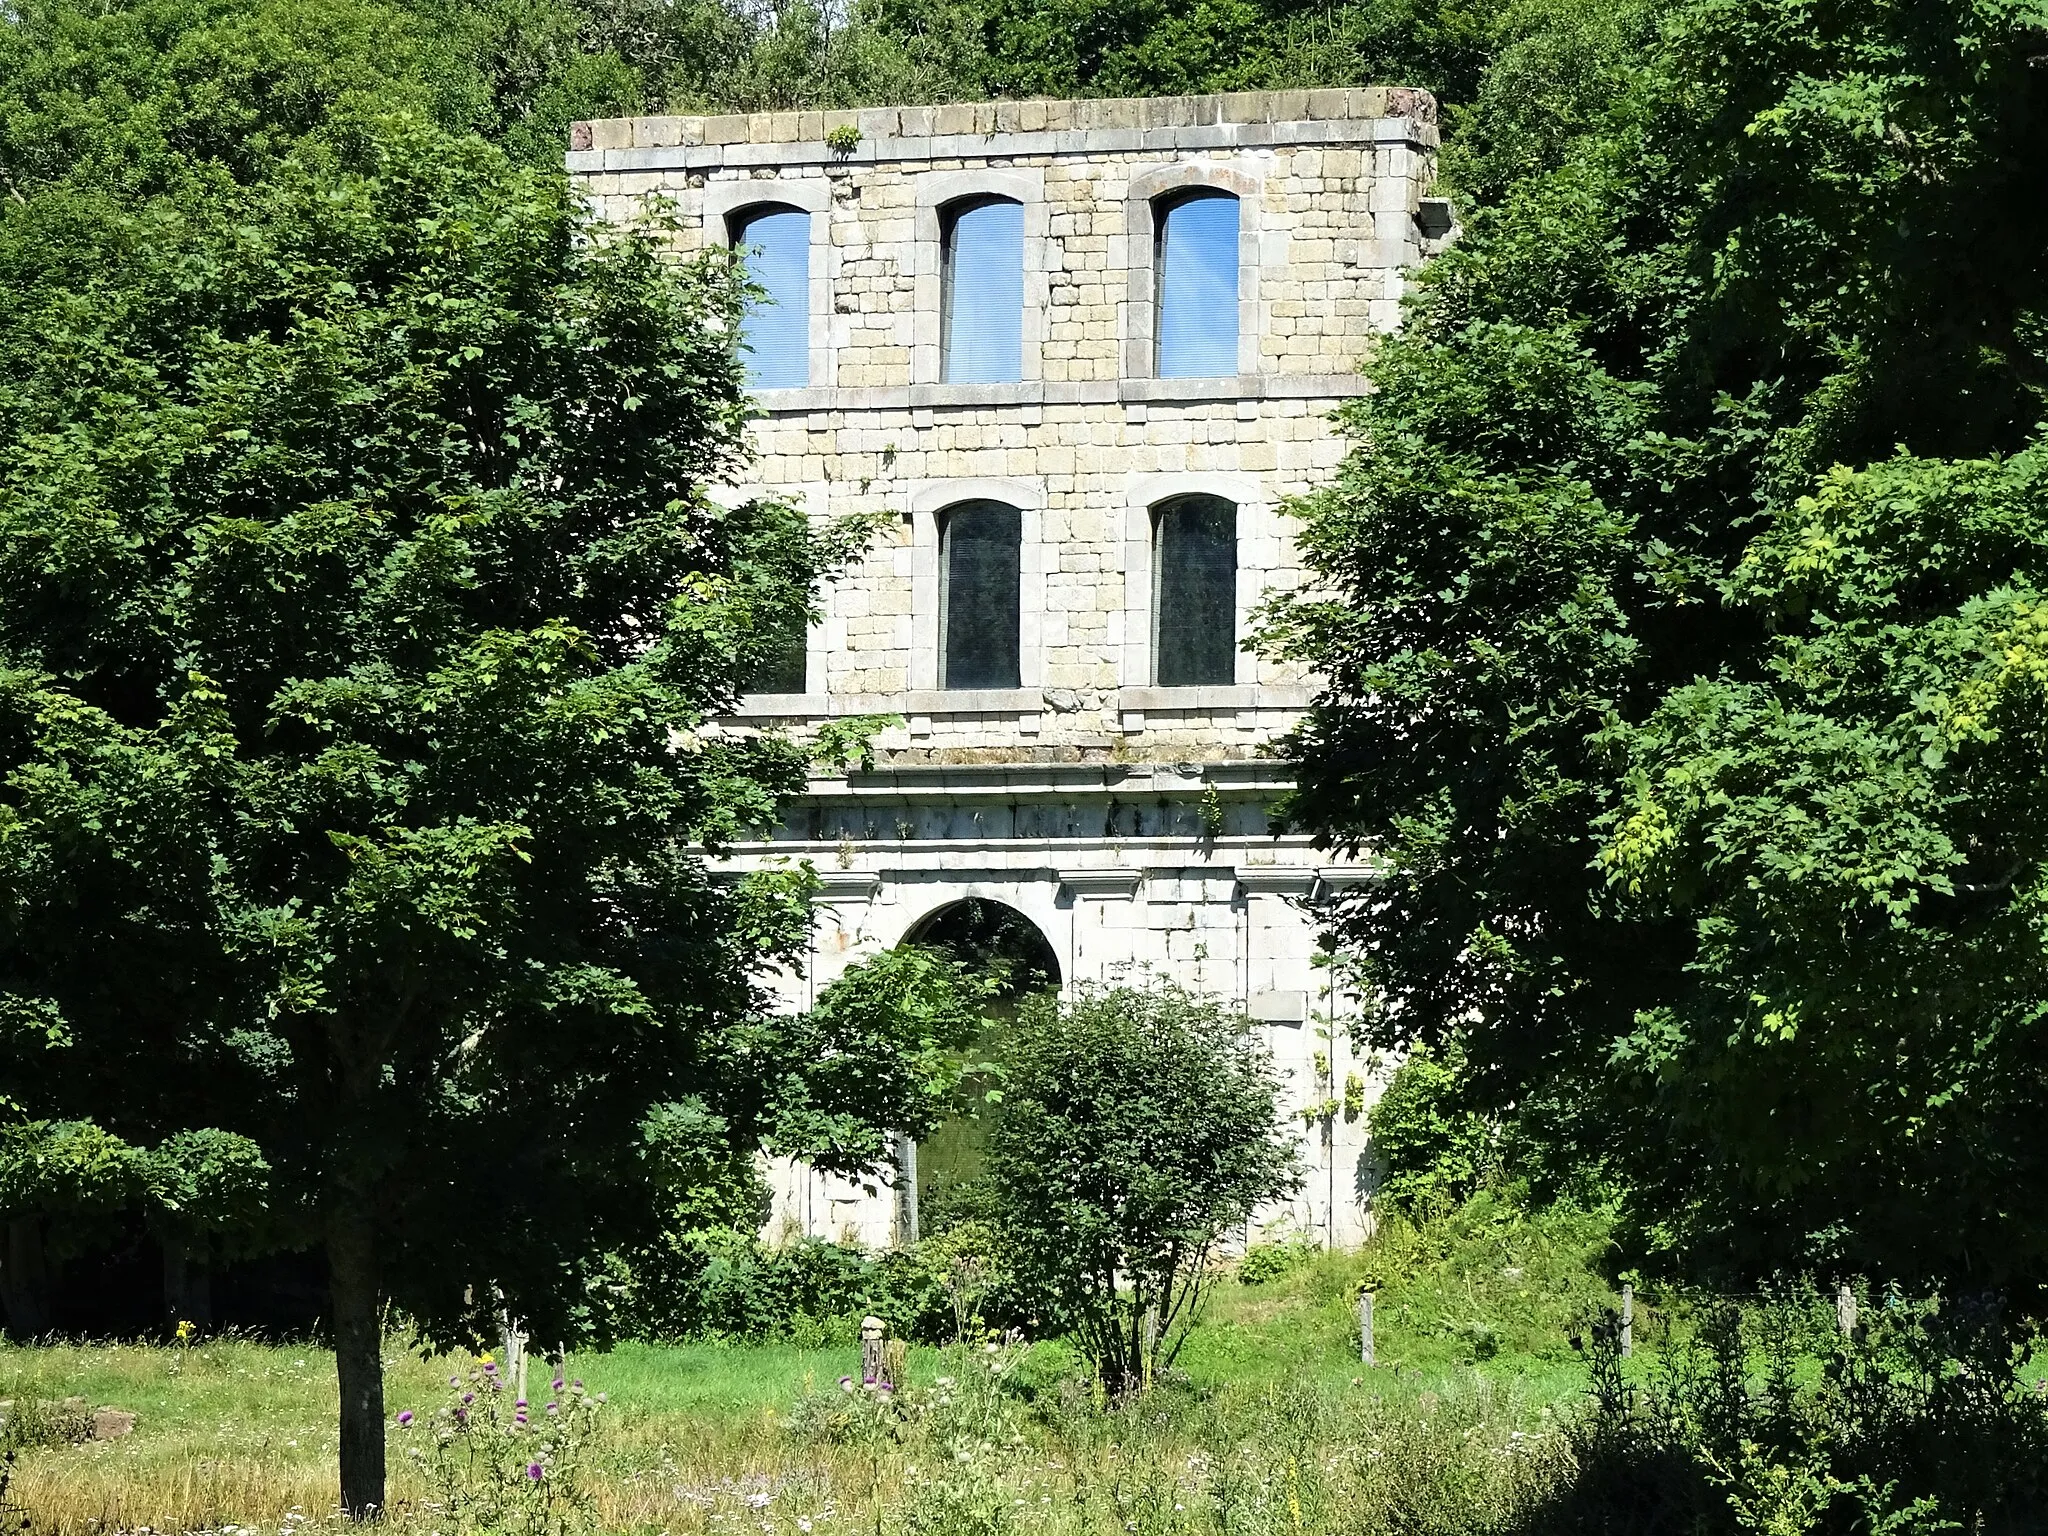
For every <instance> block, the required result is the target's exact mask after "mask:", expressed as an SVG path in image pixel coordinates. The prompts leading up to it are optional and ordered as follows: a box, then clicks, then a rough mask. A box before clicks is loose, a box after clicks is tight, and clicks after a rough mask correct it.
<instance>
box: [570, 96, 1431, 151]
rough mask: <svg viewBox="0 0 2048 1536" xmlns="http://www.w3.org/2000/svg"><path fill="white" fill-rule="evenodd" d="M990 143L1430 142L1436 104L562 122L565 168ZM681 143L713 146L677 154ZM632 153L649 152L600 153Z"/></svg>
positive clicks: (1011, 106) (1020, 108)
mask: <svg viewBox="0 0 2048 1536" xmlns="http://www.w3.org/2000/svg"><path fill="white" fill-rule="evenodd" d="M856 135H857V137H855V136H856ZM998 139H1000V140H1004V141H1006V142H1005V144H1004V146H1003V147H1004V149H1005V150H1007V151H1008V152H1010V153H1033V154H1036V153H1054V154H1100V153H1116V152H1126V151H1131V150H1145V149H1160V150H1186V149H1218V148H1231V147H1237V146H1240V145H1256V144H1291V143H1357V142H1368V143H1371V142H1394V141H1399V140H1405V141H1407V142H1409V143H1412V144H1415V145H1417V146H1418V147H1423V148H1435V147H1436V143H1437V109H1436V98H1435V97H1434V96H1432V95H1431V94H1430V93H1429V92H1428V91H1425V90H1422V89H1420V88H1419V87H1416V86H1402V85H1369V86H1359V87H1354V88H1351V89H1347V90H1323V91H1232V92H1227V93H1222V94H1217V95H1207V96H1150V97H1139V98H1126V99H1118V98H1101V99H1092V100H1075V101H1040V100H1032V101H977V102H955V103H951V104H948V105H944V106H931V107H866V108H862V109H860V110H858V111H839V112H824V111H817V112H748V113H736V114H732V115H728V116H722V117H666V116H664V117H615V118H604V119H600V120H598V121H595V122H583V123H572V124H571V125H570V128H569V147H570V154H571V157H572V158H571V160H570V169H571V170H576V171H597V170H622V169H651V168H655V167H662V166H671V165H716V164H771V163H772V164H788V163H792V162H797V161H803V160H814V161H839V162H861V161H867V162H873V161H878V160H891V159H933V158H938V159H944V158H950V157H955V156H981V155H986V154H988V153H990V151H991V149H992V148H993V147H994V146H993V144H992V141H994V140H998ZM749 146H769V147H772V149H773V152H774V153H773V155H772V156H771V157H768V158H761V157H758V156H756V155H754V154H752V153H750V152H749V148H748V147H749ZM691 150H699V151H706V150H708V151H718V152H720V153H713V154H707V155H698V156H694V157H692V156H688V155H686V154H684V153H683V152H685V151H691ZM634 151H640V152H645V154H647V155H648V156H651V157H653V158H646V159H621V160H616V161H614V160H611V159H610V158H608V157H610V156H612V155H619V154H625V153H628V152H634ZM579 156H596V157H598V158H597V159H594V160H581V159H578V158H576V157H579Z"/></svg>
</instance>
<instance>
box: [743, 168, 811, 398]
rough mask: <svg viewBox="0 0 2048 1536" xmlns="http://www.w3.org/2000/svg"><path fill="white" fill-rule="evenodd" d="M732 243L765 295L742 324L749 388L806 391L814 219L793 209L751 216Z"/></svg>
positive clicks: (809, 373) (809, 370)
mask: <svg viewBox="0 0 2048 1536" xmlns="http://www.w3.org/2000/svg"><path fill="white" fill-rule="evenodd" d="M733 243H734V244H735V245H738V246H740V247H741V248H742V253H741V258H740V259H741V260H742V262H744V263H745V265H746V269H747V275H748V276H749V277H751V278H752V279H753V280H754V281H755V282H756V283H757V284H759V285H760V286H761V288H763V289H764V290H765V293H764V295H763V297H761V298H759V299H756V300H755V301H754V302H753V303H751V304H749V305H748V306H747V314H746V318H745V320H744V321H742V322H741V325H740V345H741V347H743V348H744V349H745V352H746V362H747V385H748V387H749V388H751V389H801V388H802V387H803V386H804V385H806V384H808V383H810V382H811V306H810V291H811V216H810V215H809V214H808V213H800V212H798V211H797V210H796V209H794V208H773V209H769V210H767V211H765V212H759V213H754V214H751V215H749V216H748V217H747V218H746V219H745V221H744V222H742V223H740V224H738V225H736V226H735V228H734V230H733Z"/></svg>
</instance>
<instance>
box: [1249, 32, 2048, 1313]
mask: <svg viewBox="0 0 2048 1536" xmlns="http://www.w3.org/2000/svg"><path fill="white" fill-rule="evenodd" d="M2043 21H2044V18H2043V16H2042V14H2041V13H2040V11H2039V10H2038V8H2037V7H2034V6H2032V5H2021V4H1990V5H1965V4H1934V5H1914V6H1893V5H1873V6H1857V7H1837V8H1825V7H1824V8H1819V9H1816V8H1812V7H1808V6H1804V5H1799V4H1794V3H1790V0H1696V3H1690V4H1684V5H1680V6H1677V7H1674V8H1671V9H1669V10H1668V12H1666V13H1665V14H1663V15H1661V16H1657V15H1652V14H1648V13H1645V12H1642V11H1631V10H1629V9H1628V8H1620V9H1618V10H1617V9H1615V8H1609V9H1608V11H1607V12H1606V13H1605V14H1598V15H1596V14H1592V13H1591V12H1590V11H1589V10H1583V9H1579V8H1574V7H1560V8H1558V9H1557V10H1556V12H1555V20H1554V25H1553V27H1552V34H1553V41H1552V42H1550V43H1549V44H1546V45H1545V46H1544V47H1543V48H1539V49H1536V50H1535V53H1536V54H1537V55H1539V56H1542V57H1547V58H1549V59H1551V60H1552V61H1553V62H1554V64H1555V66H1556V69H1557V72H1558V75H1559V77H1560V83H1559V84H1557V85H1555V86H1554V87H1553V88H1551V89H1550V90H1548V91H1546V92H1536V93H1529V92H1521V91H1515V90H1513V89H1511V87H1512V86H1513V85H1514V80H1515V78H1516V77H1515V76H1514V75H1513V74H1512V73H1507V74H1505V75H1504V77H1503V79H1502V81H1501V85H1500V87H1499V88H1496V87H1495V86H1494V85H1493V84H1492V82H1491V81H1489V84H1488V85H1487V86H1485V87H1483V88H1482V90H1481V91H1480V93H1479V96H1480V101H1479V105H1478V107H1477V108H1475V112H1474V115H1473V117H1472V120H1471V121H1470V123H1468V129H1469V132H1468V133H1467V136H1466V140H1465V149H1464V151H1462V152H1461V156H1460V158H1459V159H1458V160H1457V161H1456V162H1455V170H1456V174H1457V175H1458V177H1459V178H1460V180H1461V182H1462V183H1463V184H1464V185H1465V186H1467V187H1469V188H1470V189H1471V191H1470V194H1469V195H1468V201H1467V205H1466V209H1465V220H1466V232H1465V236H1464V239H1463V240H1462V242H1461V244H1460V245H1459V246H1458V247H1457V248H1456V249H1455V250H1453V251H1452V252H1451V253H1450V254H1449V255H1448V256H1446V257H1444V258H1443V259H1442V260H1441V261H1440V262H1438V263H1437V264H1436V265H1435V267H1434V268H1433V269H1432V270H1431V271H1430V272H1429V273H1428V274H1427V275H1426V276H1425V277H1424V279H1423V280H1422V283H1421V285H1420V287H1419V290H1418V292H1417V293H1416V295H1415V297H1414V300H1413V302H1412V304H1411V306H1410V309H1409V320H1408V326H1407V329H1406V332H1405V333H1404V334H1403V335H1402V336H1400V337H1399V338H1397V339H1394V340H1392V341H1390V342H1389V343H1388V344H1387V345H1386V346H1384V347H1383V348H1382V349H1381V350H1380V351H1379V353H1378V354H1377V355H1376V357H1375V358H1374V359H1373V361H1372V363H1371V365H1370V375H1371V379H1372V382H1373V386H1374V393H1373V394H1372V395H1371V397H1370V398H1369V399H1367V400H1365V401H1363V402H1361V403H1360V404H1358V405H1357V406H1356V407H1355V408H1354V409H1353V411H1352V412H1351V414H1350V417H1349V423H1348V424H1349V428H1350V430H1351V432H1352V433H1353V435H1354V437H1355V439H1356V441H1357V445H1358V446H1357V449H1356V451H1355V452H1354V453H1353V454H1352V455H1351V457H1350V458H1349V460H1348V461H1347V462H1346V464H1345V466H1344V468H1343V470H1342V473H1341V475H1340V477H1339V479H1338V481H1337V483H1336V484H1335V485H1334V486H1332V487H1331V488H1330V489H1329V490H1328V491H1327V492H1325V493H1322V494H1320V495H1318V496H1316V497H1314V498H1312V499H1311V500H1310V502H1309V503H1308V505H1307V507H1306V508H1305V512H1306V519H1307V520H1306V526H1305V547H1306V551H1307V556H1308V559H1309V561H1310V563H1311V564H1312V566H1313V567H1314V568H1315V570H1316V571H1317V573H1318V574H1319V575H1320V576H1321V577H1322V578H1323V579H1324V581H1325V582H1326V583H1327V586H1326V587H1325V588H1324V591H1325V592H1327V593H1331V594H1334V595H1333V597H1332V598H1331V600H1328V601H1308V602H1304V603H1301V604H1298V605H1295V606H1292V607H1289V608H1286V609H1283V610H1280V611H1278V612H1276V613H1275V615H1274V627H1273V631H1272V639H1273V640H1274V641H1275V642H1276V643H1277V644H1278V645H1279V646H1280V647H1281V648H1282V649H1284V650H1286V651H1288V652H1289V653H1291V654H1293V655H1294V656H1296V657H1299V658H1301V659H1303V660H1305V661H1308V662H1311V663H1312V664H1314V665H1315V666H1316V667H1317V668H1318V669H1320V670H1321V671H1323V672H1324V673H1326V674H1327V676H1328V677H1329V679H1330V681H1329V684H1328V686H1327V688H1326V689H1325V691H1324V692H1323V694H1322V695H1321V697H1320V700H1319V702H1318V705H1317V707H1316V708H1315V710H1314V711H1313V712H1312V714H1311V715H1310V716H1309V717H1308V719H1307V721H1306V723H1305V724H1304V725H1303V727H1302V729H1301V731H1300V734H1299V736H1298V737H1297V739H1296V741H1295V744H1294V747H1295V751H1296V753H1297V755H1298V756H1299V758H1300V760H1301V762H1302V787H1301V791H1300V793H1299V795H1298V796H1297V797H1296V798H1295V800H1294V803H1293V807H1292V814H1293V815H1294V816H1295V818H1296V819H1297V820H1298V821H1299V822H1300V823H1302V824H1304V825H1306V826H1308V827H1311V828H1313V829H1315V830H1316V831H1317V832H1318V833H1319V835H1321V836H1322V837H1323V838H1324V839H1325V840H1327V841H1329V842H1332V843H1335V844H1339V845H1343V846H1349V847H1367V848H1370V849H1372V850H1374V851H1375V852H1376V853H1377V854H1378V856H1380V857H1381V858H1383V859H1384V860H1385V862H1386V866H1387V871H1388V878H1387V880H1386V882H1385V883H1384V884H1383V885H1381V886H1380V887H1378V888H1377V889H1376V890H1375V891H1374V892H1373V893H1372V896H1371V898H1370V899H1369V900H1366V901H1362V902H1360V903H1359V904H1358V905H1356V906H1355V907H1354V908H1353V909H1352V910H1351V911H1350V913H1349V914H1348V917H1347V920H1346V927H1347V929H1348V934H1349V937H1350V938H1351V940H1352V941H1353V942H1354V943H1355V944H1356V946H1357V947H1358V949H1359V951H1360V952H1361V953H1362V955H1363V956H1364V959H1365V963H1366V965H1367V967H1368V969H1369V972H1370V976H1371V980H1372V982H1373V984H1374V985H1375V987H1376V988H1377V989H1378V991H1379V993H1380V995H1381V997H1382V998H1383V999H1384V1007H1383V1009H1382V1011H1381V1012H1380V1014H1379V1016H1378V1017H1377V1019H1376V1020H1375V1021H1374V1023H1373V1026H1372V1030H1373V1033H1374V1035H1375V1037H1376V1038H1377V1040H1379V1041H1380V1042H1381V1043H1385V1044H1395V1043H1400V1042H1407V1041H1414V1040H1438V1039H1443V1038H1447V1037H1449V1036H1451V1035H1454V1034H1457V1035H1461V1036H1462V1037H1463V1038H1464V1039H1465V1041H1466V1044H1467V1048H1468V1050H1469V1053H1470V1056H1471V1059H1472V1062H1473V1065H1474V1068H1475V1102H1476V1103H1477V1104H1479V1105H1480V1106H1484V1107H1491V1108H1493V1109H1495V1110H1506V1109H1508V1108H1511V1107H1512V1108H1515V1109H1517V1110H1519V1112H1520V1114H1521V1117H1522V1122H1523V1126H1524V1129H1525V1131H1527V1132H1529V1133H1531V1134H1535V1135H1537V1136H1540V1137H1541V1138H1543V1139H1544V1140H1546V1141H1547V1142H1548V1144H1549V1145H1550V1146H1551V1147H1552V1148H1553V1149H1554V1150H1555V1149H1562V1150H1563V1151H1565V1152H1566V1153H1568V1154H1569V1155H1570V1156H1571V1157H1572V1158H1573V1159H1575V1160H1576V1161H1578V1162H1579V1163H1581V1164H1587V1163H1593V1164H1603V1163H1604V1164H1605V1165H1607V1166H1608V1167H1610V1168H1611V1169H1613V1170H1614V1171H1616V1172H1617V1173H1619V1174H1620V1175H1621V1176H1622V1177H1623V1181H1624V1182H1625V1184H1626V1186H1627V1190H1628V1211H1629V1215H1630V1218H1631V1221H1632V1224H1633V1227H1634V1232H1635V1236H1634V1238H1633V1240H1632V1242H1633V1246H1634V1248H1635V1250H1636V1252H1637V1254H1638V1255H1639V1256H1641V1257H1643V1258H1644V1259H1645V1260H1646V1261H1647V1262H1650V1263H1653V1264H1656V1265H1659V1266H1662V1267H1664V1268H1667V1269H1671V1270H1676V1271H1680V1272H1684V1273H1688V1274H1691V1275H1694V1276H1706V1277H1714V1276H1719V1277H1742V1276H1754V1275H1758V1274H1764V1273H1768V1272H1770V1271H1772V1270H1774V1269H1777V1268H1779V1267H1783V1266H1791V1267H1817V1268H1819V1269H1821V1270H1823V1271H1824V1272H1833V1273H1841V1272H1858V1271H1866V1272H1870V1273H1875V1274H1880V1275H1885V1276H1891V1277H1898V1278H1902V1279H1905V1280H1909V1281H1923V1280H1924V1281H1927V1282H1929V1283H1933V1284H1941V1285H1946V1286H1951V1287H1957V1288H1961V1289H1969V1288H1973V1287H1982V1286H1994V1287H1996V1286H2017V1287H2023V1288H2026V1289H2028V1290H2032V1288H2034V1287H2037V1286H2039V1285H2040V1284H2041V1283H2042V1282H2043V1281H2044V1280H2048V1209H2044V1207H2043V1204H2042V1198H2043V1197H2042V1193H2041V1192H2042V1191H2043V1190H2044V1188H2048V1182H2044V1179H2043V1173H2044V1171H2048V1169H2044V1163H2048V1139H2044V1136H2043V1134H2042V1122H2041V1119H2040V1117H2039V1115H2038V1113H2036V1112H2035V1111H2034V1106H2035V1105H2037V1104H2038V1103H2039V1102H2040V1099H2041V1097H2042V1094H2043V1091H2044V1088H2048V1081H2044V1071H2048V1055H2044V1041H2043V1035H2042V1030H2041V1022H2042V1015H2041V1007H2040V998H2041V996H2042V984H2043V975H2042V966H2043V962H2044V955H2048V948H2044V939H2048V933H2044V929H2043V926H2042V918H2041V913H2042V910H2043V901H2044V894H2048V857H2044V856H2048V847H2044V845H2043V835H2044V829H2048V820H2044V817H2043V814H2042V809H2043V808H2042V806H2041V804H2040V799H2039V797H2040V793H2041V790H2040V786H2041V785H2042V784H2043V783H2044V782H2048V779H2044V774H2043V768H2044V763H2043V746H2044V739H2043V737H2042V734H2041V731H2040V726H2039V721H2040V708H2041V702H2042V694H2041V687H2042V679H2043V677H2044V675H2048V674H2044V671H2043V668H2042V667H2041V664H2040V660H2039V652H2040V648H2041V646H2040V634H2041V619H2040V614H2041V612H2042V608H2041V603H2042V594H2041V592H2040V590H2039V587H2038V582H2039V579H2040V573H2041V571H2042V570H2043V568H2044V556H2048V523H2044V522H2043V518H2042V508H2043V506H2044V502H2043V499H2042V496H2041V493H2040V490H2039V485H2038V479H2037V477H2038V475H2039V472H2040V463H2041V454H2042V451H2043V450H2042V448H2041V446H2040V444H2039V440H2038V436H2037V430H2036V425H2035V424H2036V422H2037V421H2038V420H2039V419H2040V415H2041V406H2042V400H2043V388H2044V385H2048V328H2044V327H2048V291H2044V284H2048V275H2044V271H2043V269H2042V267H2041V264H2040V252H2041V250H2042V249H2043V245H2044V238H2048V227H2044V221H2048V207H2044V205H2043V204H2042V202H2041V200H2040V199H2039V198H2038V197H2037V196H2034V195H2033V192H2032V190H2031V181H2030V178H2031V176H2032V171H2031V169H2030V168H2031V167H2032V166H2034V165H2036V164H2038V163H2040V160H2041V157H2042V155H2043V154H2044V152H2048V142H2044V135H2048V94H2044V93H2048V76H2044V75H2043V73H2042V72H2041V70H2040V69H2039V68H2038V67H2037V60H2038V58H2039V56H2040V53H2041V49H2042V46H2043ZM1511 66H1513V67H1520V66H1518V65H1516V64H1515V61H1514V60H1510V59H1508V58H1506V56H1504V57H1503V61H1502V63H1501V65H1500V66H1498V67H1499V68H1500V69H1501V70H1502V71H1509V70H1510V68H1511ZM1546 122H1547V123H1548V124H1549V128H1550V132H1549V133H1548V134H1545V133H1544V132H1542V131H1540V130H1541V129H1542V128H1543V127H1544V125H1545V123H1546Z"/></svg>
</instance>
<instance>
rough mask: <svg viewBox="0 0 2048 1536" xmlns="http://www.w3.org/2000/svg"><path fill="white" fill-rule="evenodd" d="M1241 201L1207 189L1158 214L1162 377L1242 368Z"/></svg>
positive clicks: (1199, 376) (1205, 375)
mask: <svg viewBox="0 0 2048 1536" xmlns="http://www.w3.org/2000/svg"><path fill="white" fill-rule="evenodd" d="M1237 220H1238V207H1237V199H1236V198H1235V197H1233V196H1231V195H1230V194H1229V193H1228V192H1214V191H1209V190H1206V189H1205V190H1202V191H1199V192H1194V193H1191V194H1189V195H1187V196H1185V197H1181V198H1178V199H1176V200H1175V201H1173V202H1171V203H1168V204H1166V205H1165V206H1164V207H1163V208H1162V209H1161V210H1160V212H1159V217H1158V230H1159V237H1158V245H1159V250H1158V263H1157V279H1158V283H1159V313H1158V355H1157V358H1156V364H1157V368H1156V371H1157V373H1158V376H1159V377H1160V378H1162V379H1208V378H1218V377H1221V376H1224V375H1227V374H1234V373H1236V372H1237V268H1238V244H1237Z"/></svg>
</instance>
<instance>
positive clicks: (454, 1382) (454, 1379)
mask: <svg viewBox="0 0 2048 1536" xmlns="http://www.w3.org/2000/svg"><path fill="white" fill-rule="evenodd" d="M448 1385H449V1386H451V1387H459V1386H461V1385H462V1378H461V1377H460V1376H450V1377H449V1378H448Z"/></svg>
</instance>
